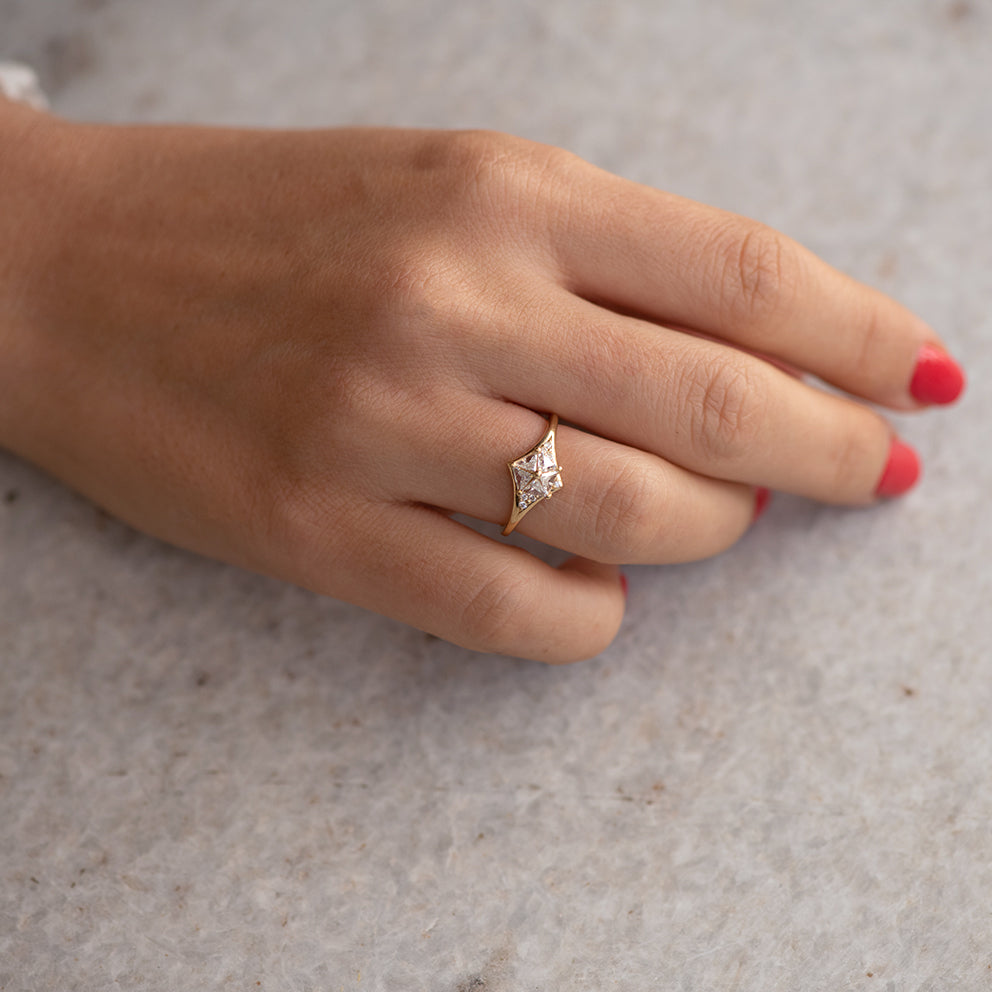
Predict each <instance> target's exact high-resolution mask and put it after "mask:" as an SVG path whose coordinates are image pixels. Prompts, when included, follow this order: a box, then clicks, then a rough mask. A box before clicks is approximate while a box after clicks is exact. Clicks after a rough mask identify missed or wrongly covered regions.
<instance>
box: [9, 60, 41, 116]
mask: <svg viewBox="0 0 992 992" xmlns="http://www.w3.org/2000/svg"><path fill="white" fill-rule="evenodd" d="M0 93H2V94H3V95H4V96H5V97H7V98H8V99H10V100H17V101H18V102H19V103H26V104H28V105H29V106H31V107H36V108H37V109H38V110H45V109H47V107H48V101H47V100H46V99H45V94H44V93H42V92H41V87H40V86H39V85H38V77H37V76H36V75H35V74H34V73H33V72H32V71H31V70H30V69H29V68H28V67H27V66H26V65H20V64H19V63H18V62H0Z"/></svg>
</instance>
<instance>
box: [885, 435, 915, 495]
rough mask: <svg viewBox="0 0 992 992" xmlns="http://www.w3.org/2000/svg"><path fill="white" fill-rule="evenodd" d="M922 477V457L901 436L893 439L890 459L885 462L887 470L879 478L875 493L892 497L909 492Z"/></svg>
mask: <svg viewBox="0 0 992 992" xmlns="http://www.w3.org/2000/svg"><path fill="white" fill-rule="evenodd" d="M919 477H920V457H919V455H917V453H916V452H915V451H913V449H912V448H911V447H910V446H909V445H908V444H903V443H902V441H900V440H899V438H893V439H892V447H891V448H890V449H889V460H888V461H887V462H886V463H885V471H883V472H882V478H881V479H879V480H878V485H877V486H876V488H875V495H876V496H880V497H884V498H887V499H891V498H892V497H893V496H901V495H902V494H903V493H906V492H909V490H910V489H912V488H913V486H915V485H916V481H917V479H919Z"/></svg>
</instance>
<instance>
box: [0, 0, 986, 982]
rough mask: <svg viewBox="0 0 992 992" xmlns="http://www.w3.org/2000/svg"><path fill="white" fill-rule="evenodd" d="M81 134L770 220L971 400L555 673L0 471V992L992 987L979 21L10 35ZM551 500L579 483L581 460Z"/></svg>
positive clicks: (576, 20)
mask: <svg viewBox="0 0 992 992" xmlns="http://www.w3.org/2000/svg"><path fill="white" fill-rule="evenodd" d="M0 26H2V30H0V58H8V59H20V60H23V61H25V62H27V63H29V64H32V65H34V66H35V67H36V68H37V69H38V71H39V73H40V75H41V78H42V81H43V83H44V85H45V87H46V89H47V91H48V93H49V95H50V96H51V98H52V102H53V105H54V107H55V108H56V110H58V111H59V112H61V113H63V114H66V115H69V116H78V117H88V118H101V119H107V120H115V121H125V120H146V121H161V120H173V119H181V120H189V121H203V122H209V121H217V122H238V123H257V124H269V125H276V124H278V125H306V126H317V125H333V124H341V123H351V122H367V123H397V124H399V123H404V124H420V125H441V126H462V125H478V126H483V127H491V128H498V129H502V130H507V131H512V132H516V133H519V134H523V135H526V136H529V137H532V138H536V139H540V140H543V141H547V142H550V143H554V144H559V145H563V146H565V147H568V148H570V149H572V150H574V151H576V152H578V153H579V154H580V155H583V156H585V157H586V158H589V159H591V160H593V161H595V162H597V163H599V164H601V165H603V166H605V167H607V168H609V169H612V170H614V171H617V172H620V173H622V174H624V175H627V176H630V177H633V178H636V179H638V180H641V181H644V182H648V183H652V184H654V185H657V186H661V187H664V188H668V189H671V190H674V191H677V192H680V193H683V194H686V195H689V196H693V197H696V198H698V199H702V200H706V201H709V202H713V203H716V204H719V205H721V206H724V207H728V208H731V209H734V210H737V211H740V212H742V213H746V214H750V215H753V216H757V217H760V218H761V219H763V220H766V221H768V222H769V223H772V224H774V225H776V226H778V227H780V228H782V229H784V230H785V231H787V232H788V233H790V234H792V235H793V236H795V237H797V238H799V239H800V240H802V241H804V242H805V243H807V244H808V245H810V247H812V248H813V249H815V250H816V251H818V252H820V253H821V254H822V255H824V256H825V257H826V258H827V259H829V260H830V261H831V262H833V263H834V264H835V265H837V266H839V267H841V268H843V269H845V270H847V271H849V272H851V273H852V274H854V275H855V276H857V277H859V278H862V279H864V280H867V281H870V282H872V283H875V284H877V285H879V286H880V287H881V288H883V289H885V290H886V291H889V292H891V293H893V294H895V295H897V296H899V297H900V298H902V299H904V300H905V301H906V302H907V303H909V304H910V305H911V306H913V307H914V308H916V309H917V310H918V311H919V312H920V313H922V314H923V315H924V316H925V317H926V318H927V319H929V320H930V321H931V322H932V323H933V324H934V325H935V326H936V327H938V328H939V329H940V331H941V332H942V333H943V334H944V335H945V337H946V338H947V340H948V341H949V343H950V344H951V346H952V348H953V349H954V351H955V352H956V353H957V354H958V355H959V356H960V357H961V358H962V359H963V361H964V362H965V364H966V365H967V367H968V370H969V373H970V379H971V386H970V391H969V392H968V394H967V397H966V399H965V401H964V402H963V403H962V404H961V405H960V406H959V407H958V408H956V409H954V410H952V411H946V412H936V413H932V414H930V415H928V416H926V417H925V418H920V419H913V418H900V420H899V427H900V430H901V431H902V432H903V433H904V434H905V436H906V437H907V438H908V440H910V441H911V442H912V443H913V444H915V445H916V446H917V447H918V448H919V450H920V451H921V453H922V455H923V457H924V460H925V466H926V473H927V474H926V478H925V480H924V482H923V484H922V485H921V486H920V488H919V489H918V490H917V491H915V492H914V493H913V494H912V495H910V496H909V497H908V498H907V499H905V500H903V501H901V502H898V503H896V504H893V505H890V506H886V507H884V508H880V509H875V510H871V511H843V510H838V509H830V508H825V507H822V506H817V505H813V504H811V503H807V502H803V501H800V500H797V499H791V498H786V497H781V496H779V497H777V498H776V499H775V500H774V501H773V503H772V505H771V508H770V509H769V511H768V513H767V515H766V516H765V517H764V518H763V519H762V520H761V523H760V525H758V526H757V527H756V528H755V529H754V530H753V531H752V533H751V534H749V535H748V536H747V537H746V538H745V539H744V540H743V541H742V542H741V543H740V544H739V545H738V546H737V547H736V548H735V549H733V550H732V551H730V552H728V553H726V554H725V555H723V556H721V557H720V558H718V559H715V560H712V561H709V562H705V563H701V564H697V565H690V566H684V567H677V568H637V569H631V570H630V571H629V574H630V588H631V595H630V609H629V615H628V618H627V621H626V624H625V626H624V628H623V631H622V633H621V635H620V637H619V639H618V640H617V642H616V644H615V646H614V647H613V648H612V649H611V650H610V651H609V652H607V653H606V654H605V655H603V656H602V657H601V658H599V659H597V660H595V661H592V662H589V663H585V664H582V665H578V666H574V667H568V668H561V669H549V668H543V667H540V666H538V665H534V664H528V663H524V662H516V661H510V660H506V659H502V658H494V657H483V656H478V655H472V654H470V653H468V652H466V651H463V650H460V649H458V648H455V647H451V646H448V645H446V644H443V643H440V642H438V641H436V640H433V639H431V638H429V637H426V636H425V635H423V634H420V633H418V632H416V631H413V630H410V629H407V628H404V627H402V626H400V625H398V624H395V623H391V622H389V621H386V620H382V619H380V618H378V617H374V616H371V615H368V614H366V613H363V612H361V611H359V610H357V609H354V608H352V607H349V606H345V605H341V604H339V603H334V602H330V601H326V600H321V599H319V598H317V597H315V596H312V595H309V594H307V593H304V592H301V591H299V590H297V589H295V588H292V587H289V586H285V585H282V584H279V583H277V582H274V581H269V580H266V579H263V578H259V577H256V576H253V575H248V574H245V573H242V572H239V571H237V570H234V569H231V568H227V567H224V566H221V565H217V564H214V563H211V562H208V561H204V560H202V559H199V558H197V557H194V556H192V555H188V554H184V553H182V552H179V551H175V550H173V549H170V548H168V547H165V546H163V545H161V544H158V543H156V542H155V541H153V540H150V539H148V538H145V537H143V536H140V535H137V534H135V533H134V532H132V531H131V530H129V529H128V528H126V527H124V526H123V525H121V524H118V523H116V522H114V521H112V520H108V519H107V518H106V517H105V516H104V515H102V514H101V513H100V512H98V511H97V510H95V509H94V508H93V507H92V506H90V505H89V504H87V503H86V502H84V501H83V500H81V499H79V498H77V497H76V496H74V495H73V494H71V493H69V492H67V491H65V490H64V489H62V488H60V487H59V486H58V485H57V484H55V483H53V482H51V481H49V480H48V479H47V478H45V477H43V476H42V475H40V474H39V473H38V472H36V471H35V470H33V469H32V468H30V467H28V466H26V465H24V464H22V463H20V462H19V461H17V460H16V459H14V458H11V457H7V456H0V989H2V990H3V992H20V990H32V992H38V990H58V992H73V990H97V989H99V990H104V989H113V988H124V989H144V990H150V992H189V990H190V989H228V988H230V989H246V990H247V989H269V990H279V992H297V990H299V992H303V990H334V992H337V990H347V992H353V990H361V992H379V990H382V992H400V990H402V992H419V990H429V992H510V990H514V992H515V990H525V992H537V990H540V992H571V990H608V989H622V990H627V992H632V990H633V992H639V990H652V992H653V990H684V992H689V990H692V992H711V990H721V992H725V990H726V992H798V990H802V992H841V990H848V989H851V990H861V989H865V990H879V992H923V990H934V992H940V990H984V989H988V988H992V832H990V817H992V786H990V782H989V779H990V772H989V767H990V759H992V720H990V701H992V649H990V640H992V609H990V603H992V571H990V566H989V560H990V554H992V522H990V520H989V518H988V515H987V508H988V506H989V495H990V492H992V462H990V459H989V432H990V429H992V428H990V424H992V420H990V414H992V409H990V406H992V399H990V394H989V391H988V388H987V386H986V384H987V383H988V382H989V380H990V378H992V348H990V345H989V336H990V331H992V319H990V316H989V315H990V312H992V195H990V182H992V100H990V96H989V94H990V93H992V6H990V5H989V4H988V3H985V2H981V0H972V2H971V3H968V2H945V0H873V2H871V3H865V2H863V0H833V2H831V3H829V4H828V3H821V4H814V3H812V2H810V3H806V2H801V0H719V2H713V3H699V2H696V0H691V2H690V0H672V2H659V0H615V2H612V3H593V2H581V0H569V2H566V0H545V2H542V3H540V4H537V3H526V2H524V0H503V2H502V3H500V4H479V3H470V2H463V3H455V2H453V0H447V2H442V0H416V2H413V0H408V2H407V0H392V2H390V0H363V2H361V3H357V2H356V3H345V2H340V0H339V2H324V0H278V2H277V0H174V2H172V0H170V2H169V3H159V2H157V0H75V2H70V0H65V2H59V3H56V2H52V0H0ZM566 471H567V466H566Z"/></svg>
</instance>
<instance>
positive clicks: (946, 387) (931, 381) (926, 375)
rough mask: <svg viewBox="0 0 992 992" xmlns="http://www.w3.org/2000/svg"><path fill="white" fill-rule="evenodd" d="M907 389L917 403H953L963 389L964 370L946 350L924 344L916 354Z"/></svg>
mask: <svg viewBox="0 0 992 992" xmlns="http://www.w3.org/2000/svg"><path fill="white" fill-rule="evenodd" d="M909 391H910V393H911V394H912V396H913V399H914V400H917V401H918V402H919V403H940V404H945V403H953V402H954V401H955V400H956V399H957V398H958V397H959V396H960V395H961V393H962V392H963V391H964V372H962V371H961V366H960V365H958V363H957V362H956V361H954V359H953V358H951V356H950V355H948V354H947V352H946V351H941V350H940V348H936V347H934V346H933V345H932V344H925V345H924V346H923V347H922V348H920V352H919V354H918V355H917V356H916V368H915V369H914V370H913V379H912V381H911V382H910V384H909Z"/></svg>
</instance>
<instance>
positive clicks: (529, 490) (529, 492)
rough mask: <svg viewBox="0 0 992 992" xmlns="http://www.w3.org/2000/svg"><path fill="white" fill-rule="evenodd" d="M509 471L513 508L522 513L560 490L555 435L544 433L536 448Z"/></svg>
mask: <svg viewBox="0 0 992 992" xmlns="http://www.w3.org/2000/svg"><path fill="white" fill-rule="evenodd" d="M510 474H511V475H512V476H513V486H514V489H515V490H516V497H515V498H516V504H517V509H518V510H519V511H520V512H521V513H522V512H523V511H524V510H528V509H530V507H532V506H533V505H534V504H535V503H538V502H540V501H541V500H542V499H548V497H550V496H551V494H552V493H555V492H557V491H558V490H559V489H561V485H562V483H561V466H560V465H559V464H558V459H557V456H556V455H555V436H554V433H553V432H550V431H549V432H548V433H547V434H546V435H545V436H544V437H543V438H542V439H541V441H540V443H539V444H538V445H536V447H534V448H531V450H530V451H528V452H527V454H526V455H523V456H521V457H520V458H518V459H517V460H516V461H515V462H510Z"/></svg>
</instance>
